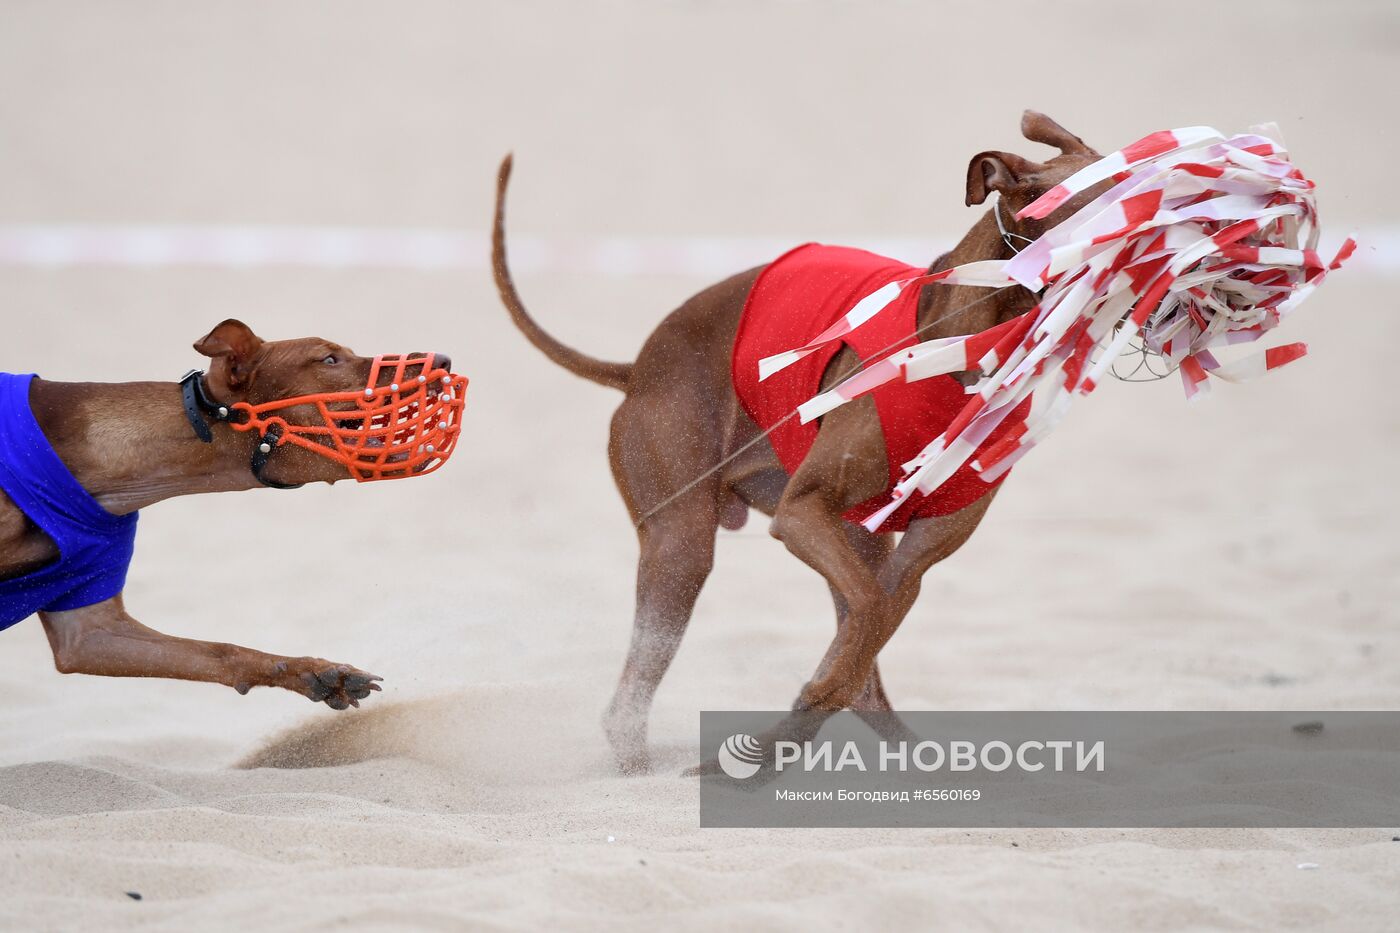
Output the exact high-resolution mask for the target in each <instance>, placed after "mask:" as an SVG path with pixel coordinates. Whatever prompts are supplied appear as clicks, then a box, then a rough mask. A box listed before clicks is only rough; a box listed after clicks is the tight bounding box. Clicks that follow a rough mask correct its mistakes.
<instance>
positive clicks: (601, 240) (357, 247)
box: [0, 224, 1400, 278]
mask: <svg viewBox="0 0 1400 933" xmlns="http://www.w3.org/2000/svg"><path fill="white" fill-rule="evenodd" d="M1341 237H1342V234H1341V233H1340V232H1338V233H1336V235H1335V236H1332V237H1329V238H1328V239H1327V240H1326V241H1324V243H1323V246H1324V247H1330V249H1326V248H1325V249H1324V250H1323V251H1322V252H1323V254H1324V255H1330V252H1331V250H1335V244H1336V243H1337V242H1340V240H1341ZM1357 240H1358V242H1359V243H1360V244H1361V248H1360V249H1359V250H1358V251H1357V254H1356V257H1355V259H1354V260H1353V262H1354V263H1355V266H1356V267H1357V268H1359V269H1361V268H1364V269H1365V270H1366V271H1369V272H1372V273H1382V274H1387V275H1395V274H1397V272H1400V227H1393V226H1386V227H1371V228H1364V229H1362V230H1360V231H1359V232H1358V233H1357ZM951 241H952V238H951V237H947V238H933V237H931V238H928V239H922V238H883V239H882V238H875V239H872V238H862V237H849V238H845V239H841V238H836V239H833V240H831V242H840V243H844V244H848V245H852V246H861V247H864V248H866V249H870V250H873V251H875V252H877V253H882V254H884V255H887V256H892V257H894V258H896V259H902V260H905V261H907V262H911V263H915V264H920V263H927V262H929V261H930V260H931V259H932V258H933V257H934V256H936V255H937V254H938V253H940V252H941V251H942V250H943V249H946V248H947V246H946V244H948V243H950V242H951ZM801 242H803V241H802V239H801V238H800V237H791V238H783V237H724V236H710V237H706V236H696V237H687V236H655V237H646V236H605V237H594V238H587V239H584V238H578V239H569V238H565V237H542V236H529V235H524V234H519V235H513V236H512V237H511V240H510V254H511V264H512V267H514V268H517V269H520V270H522V271H531V270H552V271H557V272H566V273H575V274H585V275H601V276H608V277H628V276H636V275H674V276H687V277H695V278H715V277H718V276H723V275H726V274H728V273H731V272H734V271H735V270H739V269H744V268H747V267H749V266H754V265H758V264H760V263H764V262H768V261H769V260H771V259H773V258H775V257H776V256H778V255H779V254H781V253H782V252H783V251H785V250H787V249H789V248H791V247H792V246H795V245H797V244H798V243H801ZM489 257H490V247H489V240H488V237H487V234H485V233H481V232H470V231H459V230H448V229H413V228H394V227H310V226H285V227H282V226H163V225H155V224H140V225H111V226H104V225H64V224H27V225H0V266H37V267H44V268H59V267H65V266H130V267H138V268H164V267H171V266H204V267H212V268H224V269H248V268H258V267H265V266H295V267H305V268H319V269H347V268H388V269H419V270H456V269H467V270H481V269H485V268H486V267H487V266H488V264H489Z"/></svg>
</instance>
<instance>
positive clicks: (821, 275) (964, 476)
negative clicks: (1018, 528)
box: [733, 243, 1030, 531]
mask: <svg viewBox="0 0 1400 933" xmlns="http://www.w3.org/2000/svg"><path fill="white" fill-rule="evenodd" d="M923 272H924V270H923V269H919V268H916V267H914V266H909V265H905V264H904V263H902V262H897V261H896V260H893V259H887V258H885V257H884V256H877V255H875V254H874V253H867V252H866V251H865V250H859V249H848V248H846V247H841V246H822V245H821V244H818V243H808V244H806V245H805V246H799V247H797V248H796V249H794V250H792V251H790V252H788V253H785V254H783V255H782V256H780V257H778V259H776V260H775V261H774V262H773V263H772V264H771V265H769V266H768V267H767V268H766V269H764V270H763V272H762V273H760V274H759V277H758V281H757V282H755V283H754V286H753V290H752V291H750V292H749V297H748V300H747V301H746V302H745V303H744V313H743V316H742V317H741V318H740V320H739V332H738V335H737V336H736V337H735V339H734V360H733V378H734V391H735V392H736V393H737V394H738V396H739V404H740V405H742V406H743V407H744V411H746V412H748V415H749V417H750V418H752V419H753V420H754V422H755V423H757V424H758V426H759V427H760V428H763V429H764V430H767V429H768V428H772V427H773V426H774V425H775V424H777V423H778V422H779V421H781V420H782V419H783V418H784V417H785V416H787V415H788V414H789V413H790V412H792V411H793V410H794V409H795V408H797V406H798V405H801V404H802V403H803V402H805V401H807V400H808V399H809V398H811V397H812V396H814V395H816V394H817V393H818V392H819V391H820V390H821V380H822V374H823V373H824V372H825V371H826V367H827V364H828V363H830V362H831V358H832V357H833V356H835V355H836V353H837V351H838V350H840V348H841V347H840V344H832V345H830V346H828V347H825V348H823V349H821V350H818V351H817V352H815V353H812V354H810V355H809V356H807V357H805V358H804V359H802V360H799V361H798V362H796V363H794V364H792V365H791V366H789V367H787V368H786V369H784V370H782V371H781V372H778V373H775V374H774V375H772V376H770V377H769V378H768V379H766V380H765V381H764V382H762V383H760V382H759V381H758V361H759V360H761V359H763V358H764V357H767V356H772V355H774V354H775V353H782V352H783V351H785V350H791V349H793V348H794V347H800V346H802V345H803V344H805V343H807V342H808V341H810V340H811V339H812V338H814V337H816V336H817V335H818V334H820V333H821V332H822V331H824V330H826V329H827V328H828V327H830V326H831V325H832V324H834V323H835V322H836V320H837V319H838V318H839V317H841V315H843V314H845V313H846V312H847V311H849V310H851V308H852V307H854V306H855V304H856V302H858V301H860V299H862V298H864V297H865V296H866V295H869V294H870V293H871V292H873V291H876V290H877V289H879V288H881V287H883V286H885V285H888V284H889V283H891V282H895V281H898V280H900V279H907V278H911V277H913V276H916V275H921V274H923ZM919 292H920V289H918V288H908V289H905V290H904V292H903V293H902V294H901V295H900V296H899V297H898V298H897V299H895V301H894V303H893V304H892V305H890V307H888V308H886V309H885V310H884V311H882V312H881V313H880V314H878V315H876V316H875V317H874V318H872V319H871V320H869V321H867V322H866V323H865V324H863V325H861V326H860V327H858V328H856V329H855V330H854V331H852V332H851V333H850V334H848V335H847V336H846V337H845V344H846V345H848V346H850V347H851V349H853V350H854V351H855V352H856V354H857V355H858V356H859V357H860V358H861V360H862V361H865V362H870V361H871V360H872V359H875V358H882V357H884V356H886V355H888V353H890V352H893V351H894V350H896V349H900V348H903V347H907V346H910V345H912V344H914V343H916V342H917V340H916V338H914V336H913V333H914V329H915V327H916V326H917V325H916V324H915V320H916V315H917V313H918V303H919ZM871 395H872V396H873V397H874V399H875V408H876V410H877V411H878V412H879V416H880V428H881V430H882V431H883V432H884V435H885V451H886V454H887V456H888V459H889V475H890V486H891V487H893V486H894V484H895V483H896V482H898V481H899V479H900V478H901V477H902V476H903V475H904V468H903V464H904V463H906V462H907V461H909V460H911V459H913V458H914V457H915V455H917V454H918V453H919V452H920V451H921V450H923V449H924V447H926V446H928V444H929V442H930V441H932V440H933V439H934V438H936V437H937V436H938V435H939V434H941V433H942V432H943V429H944V428H946V427H947V426H948V424H949V423H951V422H952V420H953V418H954V417H955V416H956V415H957V414H958V412H959V411H961V410H962V408H963V406H964V405H966V404H967V401H968V396H967V394H966V393H965V392H964V391H963V387H962V384H961V383H959V382H958V381H957V380H956V379H954V378H953V377H952V376H935V377H933V378H931V379H921V380H919V381H918V382H904V381H902V380H899V381H894V382H890V383H887V384H886V385H883V386H881V387H879V388H877V389H876V390H875V391H874V392H872V393H871ZM1029 408H1030V400H1029V399H1027V400H1026V401H1024V402H1022V403H1021V405H1020V406H1019V407H1018V408H1017V409H1016V411H1014V412H1012V414H1011V415H1010V416H1009V417H1008V418H1007V419H1006V421H1005V422H1004V427H1003V428H999V429H998V430H996V431H994V432H993V433H992V435H991V436H990V437H989V438H987V440H986V441H985V442H984V443H983V445H982V449H985V448H986V447H988V446H990V445H991V444H994V443H996V441H997V440H998V439H999V438H1000V437H1001V436H1002V435H1003V434H1004V433H1005V432H1006V430H1007V429H1009V428H1010V426H1011V425H1014V424H1017V423H1019V422H1022V421H1024V420H1025V417H1026V413H1027V411H1028V410H1029ZM817 428H818V422H817V421H812V422H810V423H808V424H802V423H801V421H799V420H798V419H797V418H793V419H792V420H790V421H788V422H786V423H785V424H782V425H780V426H779V427H777V428H775V429H774V430H773V433H772V434H770V435H769V436H768V440H769V441H770V442H771V443H772V445H773V449H774V451H776V452H777V454H778V459H779V460H780V461H781V462H782V464H783V469H785V470H786V471H787V472H788V474H789V475H791V474H792V473H793V472H794V471H795V470H796V469H797V467H798V465H799V464H801V463H802V460H803V458H805V457H806V456H807V451H809V450H811V448H812V444H813V443H814V442H815V441H816V439H817ZM1005 478H1006V477H1005V475H1003V476H1002V477H999V478H998V479H997V480H996V482H992V483H986V482H983V480H982V479H981V478H980V477H979V476H978V475H977V474H976V472H974V471H973V469H972V467H971V466H968V465H965V466H963V467H962V468H961V469H959V470H958V471H957V472H956V473H954V474H953V475H952V476H951V477H949V479H948V481H947V482H946V483H944V484H943V485H942V486H939V487H938V488H937V489H935V490H934V491H933V492H931V493H929V494H928V495H927V496H925V495H921V494H919V493H918V492H917V491H916V492H914V493H913V494H911V495H910V497H909V501H907V502H905V503H904V505H903V506H901V507H900V508H899V510H898V511H896V512H895V513H894V514H892V515H891V516H890V517H889V520H888V521H886V522H885V524H884V525H882V526H880V530H881V531H903V530H904V529H906V528H907V527H908V526H909V522H911V521H913V520H914V519H916V518H929V517H932V516H936V515H950V514H952V513H953V512H956V511H958V510H959V509H962V508H965V507H967V506H969V505H971V504H972V503H974V502H976V501H977V500H978V499H981V498H982V497H983V496H985V495H986V494H987V493H988V492H990V491H991V490H992V489H993V488H994V487H995V486H996V484H997V483H999V482H1000V481H1001V480H1002V479H1005ZM889 501H890V498H889V491H888V490H886V491H885V492H882V493H881V494H880V495H878V496H876V497H874V498H873V499H869V500H867V501H865V502H862V503H861V504H860V505H858V506H856V507H855V508H853V509H851V510H850V511H848V512H847V513H846V515H845V517H846V519H847V520H848V521H853V522H859V521H862V520H863V519H865V518H868V517H869V516H870V515H872V514H874V513H875V512H876V511H878V510H879V509H880V508H881V507H883V506H884V505H886V504H888V503H889Z"/></svg>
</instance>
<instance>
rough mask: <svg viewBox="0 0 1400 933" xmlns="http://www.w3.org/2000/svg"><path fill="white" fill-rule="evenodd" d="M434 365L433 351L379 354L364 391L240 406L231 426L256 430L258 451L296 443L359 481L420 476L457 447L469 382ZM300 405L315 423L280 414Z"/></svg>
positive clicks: (266, 450)
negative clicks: (241, 415)
mask: <svg viewBox="0 0 1400 933" xmlns="http://www.w3.org/2000/svg"><path fill="white" fill-rule="evenodd" d="M434 362H435V359H434V355H433V354H431V353H429V354H425V355H422V356H396V355H386V356H376V357H375V358H374V363H373V365H372V366H371V367H370V373H369V381H368V382H367V384H366V385H365V388H364V389H363V390H362V391H359V392H319V393H315V394H312V395H301V396H297V397H296V398H284V399H277V400H275V401H271V402H264V403H263V404H261V405H252V404H249V403H248V402H238V403H236V404H234V405H232V406H231V407H232V408H233V409H234V410H235V411H240V410H241V411H242V412H243V413H244V414H245V416H246V420H244V421H242V422H241V423H239V422H231V424H232V426H233V428H234V429H236V430H239V431H257V432H258V434H259V436H260V437H261V438H262V443H263V448H262V449H263V453H267V452H269V450H270V448H272V447H280V446H281V445H283V444H295V445H296V446H298V447H302V448H304V449H306V450H309V451H311V452H312V453H314V454H317V455H318V456H322V457H325V458H326V459H328V460H334V461H335V462H337V463H339V464H341V465H343V466H344V467H345V468H346V470H348V471H349V473H350V475H351V476H353V477H354V478H355V479H356V480H357V481H359V482H361V483H367V482H372V481H374V480H380V479H406V478H408V477H410V476H425V475H427V474H428V473H431V472H433V471H434V470H436V469H437V468H438V467H440V466H442V465H443V464H444V463H446V462H447V459H448V457H451V456H452V451H453V450H454V449H456V446H457V439H458V437H459V436H460V434H461V421H462V407H463V406H464V405H465V404H466V400H467V399H466V396H467V378H466V377H465V376H459V375H457V374H455V373H449V372H448V371H447V370H446V369H443V368H441V367H438V366H435V365H434ZM301 406H312V407H314V409H315V410H316V412H317V413H319V415H320V423H313V424H294V423H292V422H290V421H288V420H287V419H286V417H284V415H285V414H286V413H287V409H291V408H298V407H301ZM278 412H282V414H278ZM310 420H313V421H314V420H315V419H310Z"/></svg>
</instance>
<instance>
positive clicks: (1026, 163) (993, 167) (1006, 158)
mask: <svg viewBox="0 0 1400 933" xmlns="http://www.w3.org/2000/svg"><path fill="white" fill-rule="evenodd" d="M1044 168H1045V166H1044V165H1041V164H1040V163H1039V162H1032V161H1031V160H1030V159H1023V158H1021V157H1020V156H1018V155H1016V154H1015V153H1011V152H996V151H994V150H988V151H986V152H979V153H977V155H975V156H973V157H972V161H971V162H969V163H968V164H967V206H968V207H971V206H972V205H974V204H981V203H982V202H983V201H985V200H987V195H988V194H989V193H991V192H993V191H996V192H999V193H1001V194H1005V193H1006V192H1008V191H1010V190H1011V189H1013V188H1015V187H1016V186H1017V185H1019V184H1020V183H1021V182H1022V180H1023V179H1025V178H1026V177H1027V176H1029V175H1034V174H1035V173H1036V172H1038V171H1040V170H1042V169H1044Z"/></svg>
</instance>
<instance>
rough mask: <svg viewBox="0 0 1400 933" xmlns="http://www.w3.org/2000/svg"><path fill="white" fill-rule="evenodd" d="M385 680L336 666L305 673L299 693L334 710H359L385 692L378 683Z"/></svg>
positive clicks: (343, 666)
mask: <svg viewBox="0 0 1400 933" xmlns="http://www.w3.org/2000/svg"><path fill="white" fill-rule="evenodd" d="M321 663H322V664H328V663H329V662H321ZM318 666H319V665H318ZM383 679H384V678H382V677H380V676H378V675H376V674H371V673H369V672H368V671H362V670H360V669H359V668H355V667H351V666H350V665H348V664H333V665H331V666H329V667H323V668H321V669H320V670H305V671H302V672H301V674H299V675H298V677H297V680H298V683H299V687H298V688H297V689H298V692H299V693H301V694H302V695H303V696H305V697H307V698H308V699H310V700H311V702H313V703H325V704H326V705H327V706H329V707H330V708H331V709H336V710H339V709H347V708H349V707H351V706H354V707H357V708H358V707H359V705H360V701H361V700H363V699H365V698H367V697H368V696H369V695H370V694H371V693H372V692H374V691H376V690H379V689H381V688H380V686H379V684H378V683H376V682H375V681H379V680H383Z"/></svg>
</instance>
